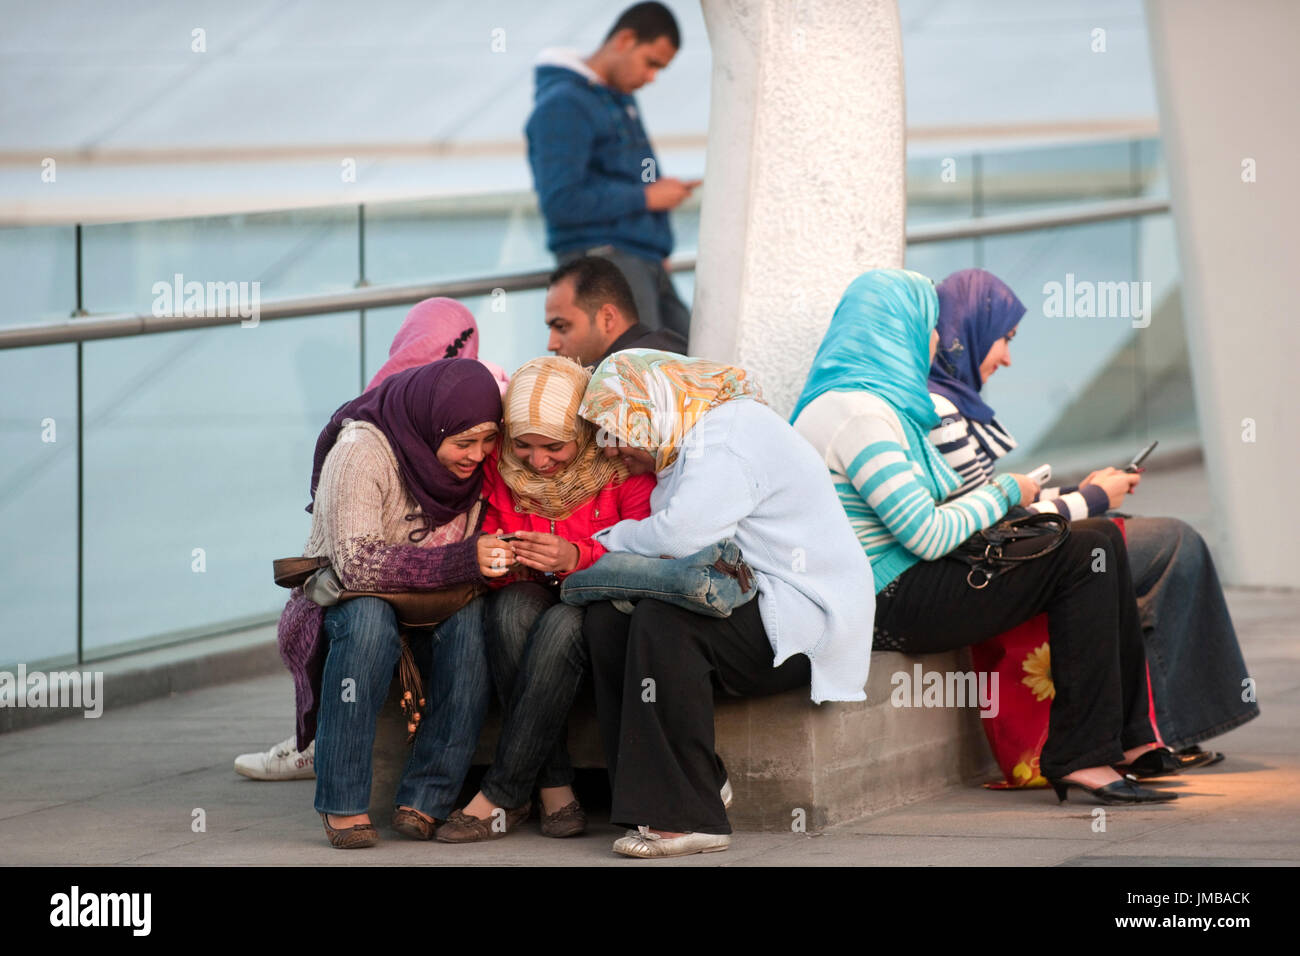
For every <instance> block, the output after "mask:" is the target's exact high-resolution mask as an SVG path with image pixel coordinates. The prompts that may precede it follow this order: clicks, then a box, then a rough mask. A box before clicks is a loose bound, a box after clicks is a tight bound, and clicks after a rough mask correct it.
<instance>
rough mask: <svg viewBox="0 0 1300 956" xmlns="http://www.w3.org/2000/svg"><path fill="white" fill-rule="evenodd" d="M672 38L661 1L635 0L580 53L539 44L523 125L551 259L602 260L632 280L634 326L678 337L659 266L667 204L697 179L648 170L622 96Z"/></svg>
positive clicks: (666, 238) (679, 321) (670, 292)
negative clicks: (601, 38) (592, 48)
mask: <svg viewBox="0 0 1300 956" xmlns="http://www.w3.org/2000/svg"><path fill="white" fill-rule="evenodd" d="M680 45H681V36H680V34H679V32H678V29H677V21H676V20H675V19H674V18H673V15H672V13H671V11H669V9H668V8H667V7H665V6H664V5H663V4H661V3H638V4H636V5H635V6H632V7H629V8H628V9H627V10H625V11H623V13H622V14H621V15H620V16H619V18H618V20H617V21H616V22H615V24H614V27H613V29H611V30H610V32H609V35H608V36H606V38H605V42H604V43H603V44H602V45H601V47H600V49H598V50H597V51H596V52H595V53H593V54H592V55H591V56H589V57H587V58H586V59H585V60H584V59H582V58H581V57H579V55H578V54H577V53H576V52H575V51H571V50H554V49H552V50H544V51H542V54H541V56H540V57H539V58H538V65H537V78H536V84H537V90H536V96H535V99H536V102H535V105H534V106H533V112H532V115H531V116H529V117H528V125H527V126H526V127H525V132H526V133H527V135H528V162H529V164H530V165H531V166H532V170H533V186H534V188H535V189H536V190H537V197H538V201H539V203H540V205H541V208H542V215H543V216H544V217H545V218H546V244H547V246H548V247H549V248H550V250H551V251H552V252H553V253H555V257H556V259H557V260H558V262H559V264H560V265H564V264H566V263H567V262H569V261H570V260H572V259H576V258H578V257H580V256H584V255H599V256H603V257H604V258H607V259H609V260H611V261H612V262H614V263H615V264H616V265H617V266H618V267H619V269H621V270H622V272H623V274H624V275H625V276H626V278H627V280H628V284H629V285H631V287H632V294H633V296H634V298H635V299H636V307H637V312H638V313H639V315H640V317H641V325H642V326H643V327H644V328H645V329H646V330H648V331H656V330H659V329H668V330H671V331H673V332H676V333H678V334H679V335H681V336H682V337H683V338H685V337H686V336H687V335H689V333H690V311H689V310H688V309H687V308H686V306H685V305H684V304H683V303H682V301H681V299H679V298H678V297H677V292H676V290H674V289H673V285H672V280H671V279H670V278H669V277H668V272H667V270H666V269H665V268H664V262H665V260H666V259H667V257H668V256H669V254H670V253H671V252H672V250H673V232H672V227H671V226H670V225H669V224H668V211H669V210H670V209H675V208H676V207H677V206H678V205H680V204H681V203H682V201H683V200H685V199H686V198H687V197H688V196H690V194H691V191H692V190H693V189H694V188H695V187H696V186H698V185H699V181H698V180H694V181H685V180H680V179H672V178H669V177H664V176H660V175H659V174H658V173H659V170H658V165H659V164H658V161H657V160H656V159H655V154H654V150H653V149H652V148H651V146H650V140H649V138H648V137H647V136H646V132H645V128H644V127H643V126H642V125H641V118H640V114H639V112H638V110H637V105H636V99H635V98H634V97H633V96H632V93H633V92H634V91H635V90H638V89H640V88H641V87H642V86H644V85H645V84H647V83H649V82H650V81H651V80H653V79H654V78H655V74H656V73H658V71H659V70H661V69H663V68H664V67H666V66H667V65H668V63H669V61H671V60H672V58H673V57H674V56H675V55H676V53H677V49H678V47H679V46H680Z"/></svg>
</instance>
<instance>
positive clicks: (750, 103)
mask: <svg viewBox="0 0 1300 956" xmlns="http://www.w3.org/2000/svg"><path fill="white" fill-rule="evenodd" d="M702 5H703V8H704V21H705V24H706V26H707V27H708V31H709V43H710V45H711V46H712V50H713V83H712V91H711V96H712V100H711V107H710V114H709V140H708V160H707V167H706V169H705V178H704V202H703V208H702V210H701V220H700V246H699V264H698V269H697V271H696V279H695V303H694V309H693V316H694V317H693V321H692V325H691V350H692V353H693V354H696V355H702V356H705V357H708V358H713V359H717V360H720V361H727V362H733V363H735V364H738V365H743V366H744V367H745V368H747V369H750V370H751V371H752V372H753V373H754V374H755V376H756V377H757V378H758V380H759V381H760V382H761V383H762V385H763V388H764V391H765V392H766V395H767V398H768V401H769V402H771V404H772V407H773V408H774V409H776V410H777V411H778V412H780V413H782V414H789V412H790V411H791V410H792V409H793V407H794V402H795V399H796V398H797V397H798V395H799V391H800V389H802V387H803V382H804V379H805V378H806V377H807V374H808V368H809V366H810V365H811V364H812V357H813V353H814V352H816V350H817V346H818V344H819V343H820V342H821V337H822V335H823V334H824V333H825V331H826V326H827V325H828V324H829V323H830V318H831V313H832V312H833V311H834V309H835V304H836V303H837V302H838V301H839V297H840V295H841V294H842V293H843V291H844V288H845V287H846V286H847V285H848V283H849V282H850V281H851V280H852V279H853V278H854V277H856V276H857V275H858V274H859V273H861V272H863V271H865V270H867V269H871V268H883V267H899V266H901V265H902V264H903V251H904V245H905V234H904V218H905V212H906V188H905V187H906V184H905V167H904V154H905V145H906V142H905V114H904V105H903V57H902V36H901V32H900V27H899V19H898V7H897V4H896V3H895V2H894V0H748V2H746V0H703V2H702Z"/></svg>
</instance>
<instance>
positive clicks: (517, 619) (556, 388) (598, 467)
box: [437, 357, 655, 843]
mask: <svg viewBox="0 0 1300 956" xmlns="http://www.w3.org/2000/svg"><path fill="white" fill-rule="evenodd" d="M590 379H591V373H590V372H589V371H587V370H585V369H584V368H583V367H582V366H581V365H579V364H578V363H577V362H575V361H574V360H572V359H567V358H558V357H547V358H538V359H533V360H532V361H531V362H527V363H525V364H524V365H523V366H521V367H520V368H519V369H518V370H517V371H516V372H515V373H514V375H512V376H511V378H510V387H509V388H508V389H507V390H506V396H505V400H504V405H505V439H504V441H503V442H501V444H500V450H499V451H498V452H497V453H495V454H494V455H493V456H492V458H490V459H489V460H488V461H487V462H485V463H484V492H485V495H486V497H487V512H486V517H485V518H484V522H483V527H484V529H485V530H487V531H495V532H496V534H495V536H492V535H489V536H488V541H489V542H490V543H491V544H495V549H494V553H493V556H492V557H491V559H490V560H488V561H486V562H485V563H484V564H483V565H482V566H481V567H480V570H481V572H482V574H483V576H484V577H485V578H487V579H488V581H489V583H490V584H492V585H493V586H494V587H495V588H496V590H495V592H494V593H493V594H492V595H490V599H489V605H488V609H487V614H486V629H487V634H486V636H487V648H488V665H489V667H490V669H491V672H492V681H493V683H494V684H495V685H496V689H497V695H498V698H499V699H500V702H501V708H502V712H503V719H502V724H501V735H500V737H499V739H498V741H497V749H496V755H495V758H494V759H493V762H492V767H491V768H490V769H489V770H488V772H487V774H486V775H485V776H484V777H483V783H482V786H481V789H480V790H479V792H478V793H477V794H476V795H475V797H474V799H473V800H471V801H470V802H469V803H468V804H467V805H466V806H465V808H464V809H463V810H456V811H453V812H452V814H451V816H450V817H449V818H448V819H447V822H446V823H444V824H443V825H442V826H441V827H439V828H438V830H437V838H438V839H439V840H440V841H442V842H444V843H473V842H477V841H479V840H489V839H494V838H496V837H500V836H504V835H505V834H506V833H507V832H509V831H511V830H513V829H515V828H516V827H517V826H518V825H519V824H521V823H522V822H523V821H524V820H526V819H527V817H528V815H529V811H530V809H531V803H530V797H531V796H532V791H533V788H534V786H536V787H537V788H538V789H539V791H540V793H539V796H540V799H541V804H542V806H541V818H542V832H543V833H544V834H546V835H547V836H554V837H565V836H574V835H576V834H579V833H581V832H583V830H584V829H585V828H586V816H585V814H584V813H583V810H582V807H581V806H580V805H579V803H578V800H577V798H576V797H575V795H574V793H573V768H572V766H571V764H570V762H569V754H568V749H567V747H566V746H565V736H566V730H567V720H568V715H569V709H570V707H571V705H572V703H573V697H574V695H575V694H576V693H577V690H578V685H579V684H580V683H581V681H582V677H583V674H584V673H585V671H586V670H587V651H586V645H585V644H584V643H583V640H582V618H583V609H582V608H580V607H571V606H569V605H566V604H564V603H562V602H561V601H560V587H559V585H560V582H561V581H562V580H563V579H564V578H565V577H566V576H568V575H569V574H571V573H573V572H574V571H578V570H581V569H583V568H586V567H590V566H591V565H592V564H594V563H595V562H596V560H597V559H598V558H600V556H601V555H603V554H604V553H605V549H604V548H603V547H602V546H601V545H600V544H598V543H596V542H595V541H593V540H592V535H593V534H595V533H596V532H597V531H599V530H600V529H602V528H607V527H609V526H610V525H613V524H614V523H616V522H618V521H620V520H622V519H625V518H631V519H636V520H639V519H641V518H644V517H646V516H647V515H649V513H650V492H651V491H652V490H653V489H654V485H655V481H654V476H653V475H630V474H629V473H628V470H627V467H626V465H624V464H623V462H622V461H621V460H619V459H616V458H610V457H607V456H606V455H604V454H603V453H602V450H601V449H600V448H599V447H598V445H597V443H596V430H595V426H593V425H591V424H590V423H589V422H587V421H585V420H583V419H581V418H579V417H578V405H579V404H580V403H581V401H582V396H583V393H584V391H585V390H586V388H587V383H588V381H589V380H590ZM498 810H501V811H504V813H498V812H497V811H498Z"/></svg>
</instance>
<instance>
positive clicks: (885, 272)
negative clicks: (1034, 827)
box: [792, 269, 1175, 804]
mask: <svg viewBox="0 0 1300 956" xmlns="http://www.w3.org/2000/svg"><path fill="white" fill-rule="evenodd" d="M938 311H939V304H938V298H937V296H936V294H935V290H934V283H933V282H931V281H930V280H929V279H927V278H926V277H925V276H922V275H919V274H918V273H915V272H906V271H903V270H899V269H877V270H873V271H871V272H867V273H864V274H863V275H861V276H859V277H858V278H857V279H855V280H854V281H853V282H852V283H851V284H850V285H849V287H848V289H847V290H846V291H845V293H844V296H843V298H842V299H841V300H840V304H839V306H838V307H837V308H836V310H835V315H834V316H833V317H832V319H831V324H830V328H829V329H828V330H827V333H826V337H825V339H823V340H822V343H821V347H820V348H819V349H818V351H817V355H816V357H815V358H814V360H813V366H812V371H811V373H810V375H809V377H808V382H807V384H806V385H805V386H804V390H803V393H802V394H801V395H800V397H799V401H798V403H797V404H796V406H795V411H794V416H793V419H792V420H793V422H794V426H795V429H796V430H797V431H799V432H800V433H801V434H802V435H803V436H804V437H805V438H807V439H808V440H809V441H810V442H811V443H812V444H813V446H814V447H815V448H816V449H817V450H818V451H819V452H820V453H821V454H822V456H823V458H824V460H825V462H826V465H827V467H828V468H829V469H830V471H831V477H832V480H833V482H834V484H835V488H836V492H837V494H838V495H839V499H840V503H841V504H842V505H843V507H844V510H845V513H846V514H847V515H848V517H849V522H850V524H851V525H852V526H853V529H854V531H855V532H856V533H857V536H858V540H859V541H860V542H861V544H862V547H863V549H864V550H865V551H866V553H867V557H868V558H870V560H871V566H872V571H873V575H874V578H875V590H876V617H875V639H874V647H875V649H877V650H883V649H889V650H900V651H905V652H908V653H927V652H933V651H944V650H951V649H953V648H956V647H962V646H965V645H969V644H977V643H979V642H981V641H985V640H988V639H989V638H991V637H994V636H996V635H998V634H1000V633H1002V632H1003V631H1005V630H1007V629H1009V628H1011V627H1014V626H1016V625H1017V624H1020V623H1022V622H1024V621H1026V620H1028V619H1029V618H1031V617H1033V616H1035V615H1036V614H1039V613H1041V612H1044V611H1045V612H1046V613H1047V615H1048V632H1049V635H1050V637H1051V647H1052V679H1053V681H1054V684H1055V694H1056V696H1055V698H1054V700H1053V703H1052V714H1051V720H1050V724H1049V727H1048V736H1047V742H1046V743H1045V744H1044V746H1043V752H1042V757H1041V771H1042V773H1043V775H1044V776H1045V777H1047V778H1048V779H1049V780H1050V781H1052V784H1053V786H1054V788H1055V789H1056V792H1057V795H1058V796H1059V797H1060V798H1061V799H1062V800H1064V799H1065V794H1066V791H1067V790H1068V788H1069V787H1071V786H1074V787H1079V788H1081V789H1083V790H1085V791H1087V792H1089V793H1091V794H1093V795H1094V796H1095V797H1096V798H1097V799H1099V800H1101V801H1102V802H1105V803H1116V804H1121V803H1127V804H1132V803H1149V802H1160V801H1165V800H1172V799H1173V798H1174V796H1175V795H1174V794H1170V793H1162V792H1159V791H1154V790H1149V789H1146V788H1143V787H1139V786H1137V785H1136V784H1134V783H1133V782H1132V781H1131V780H1128V779H1126V778H1125V777H1123V776H1121V773H1122V772H1123V771H1124V769H1125V768H1126V767H1127V766H1128V765H1129V764H1130V763H1132V762H1133V761H1134V760H1136V759H1137V758H1138V757H1139V756H1140V755H1141V754H1143V753H1145V752H1146V751H1148V750H1150V749H1152V748H1153V747H1155V734H1154V732H1153V729H1152V727H1151V722H1150V719H1149V716H1148V706H1149V705H1148V698H1147V687H1146V667H1145V663H1146V662H1145V658H1144V656H1143V649H1142V633H1141V629H1140V626H1139V622H1138V615H1137V604H1136V599H1135V597H1134V594H1133V584H1132V578H1131V576H1130V574H1129V569H1128V566H1127V555H1126V553H1125V551H1124V549H1123V548H1122V547H1121V548H1116V547H1115V545H1114V543H1113V539H1112V537H1111V536H1110V535H1109V534H1107V533H1106V532H1105V531H1103V530H1101V529H1098V528H1095V527H1093V526H1091V525H1090V524H1089V522H1088V521H1080V522H1074V523H1073V524H1072V526H1071V534H1070V536H1069V538H1068V539H1067V540H1066V542H1065V543H1064V544H1063V545H1062V546H1061V547H1060V548H1058V549H1057V550H1055V551H1053V552H1052V553H1051V554H1048V555H1046V556H1044V557H1041V558H1038V559H1036V560H1034V561H1029V562H1026V563H1025V564H1024V565H1021V566H1019V567H1018V568H1016V569H1015V570H1013V571H1011V572H1008V573H1005V574H1003V575H1000V576H998V577H996V578H994V579H993V580H992V581H990V582H989V583H988V585H987V586H986V587H983V588H981V589H978V590H977V589H975V588H973V587H971V586H970V585H969V584H967V581H966V575H967V571H968V568H967V566H966V565H964V564H963V563H961V562H959V561H953V560H945V558H946V556H947V555H949V554H950V553H951V552H952V551H953V550H954V549H956V548H957V546H958V545H960V544H961V543H962V542H963V541H965V540H966V539H967V538H968V537H970V535H971V534H973V533H974V532H976V531H980V530H983V529H985V528H988V527H990V526H992V525H994V524H996V523H997V522H998V521H999V520H1000V519H1001V518H1002V517H1003V516H1004V515H1005V514H1006V512H1007V510H1008V509H1009V508H1012V507H1014V506H1016V505H1017V504H1019V503H1020V501H1021V500H1022V499H1025V500H1031V499H1032V498H1033V497H1034V495H1036V494H1037V492H1038V488H1037V486H1036V485H1035V484H1034V482H1033V481H1032V480H1031V479H1029V478H1027V477H1025V476H1023V475H1010V474H1002V475H997V476H996V477H994V479H993V480H992V481H990V482H988V483H987V484H985V485H982V486H981V487H979V488H976V489H975V490H973V491H972V492H970V493H969V494H966V495H963V496H962V497H961V498H959V499H957V500H954V501H949V502H945V501H944V499H945V498H947V497H948V496H949V495H950V494H951V493H952V492H953V491H954V490H955V489H956V488H957V487H958V486H959V485H960V484H961V479H960V478H958V476H957V474H956V473H955V472H954V471H953V470H952V469H951V468H950V467H949V466H948V464H947V463H946V462H945V461H944V460H943V457H942V456H941V455H940V454H939V453H938V451H937V450H936V449H935V448H934V447H933V446H932V445H931V444H930V442H929V441H928V440H927V435H928V434H929V431H930V429H931V428H933V427H934V425H936V424H937V423H938V416H937V415H936V414H935V410H934V405H933V404H932V402H931V400H930V393H929V387H928V383H927V378H928V376H929V371H930V362H931V360H932V358H933V354H934V347H935V340H936V333H935V331H934V329H935V322H936V319H937V317H938ZM1096 567H1100V568H1104V569H1105V570H1102V571H1094V570H1093V569H1094V568H1096Z"/></svg>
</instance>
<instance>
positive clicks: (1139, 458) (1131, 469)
mask: <svg viewBox="0 0 1300 956" xmlns="http://www.w3.org/2000/svg"><path fill="white" fill-rule="evenodd" d="M1159 444H1160V442H1158V441H1153V442H1152V443H1151V444H1149V445H1147V447H1146V448H1143V449H1142V450H1141V451H1140V452H1138V453H1137V454H1136V455H1134V456H1133V460H1132V461H1130V462H1129V463H1128V464H1127V465H1126V466H1125V467H1124V470H1125V471H1127V472H1128V473H1129V474H1133V473H1135V472H1139V471H1141V470H1142V469H1141V468H1140V467H1138V466H1139V465H1141V464H1142V462H1144V461H1146V458H1147V455H1149V454H1151V452H1152V451H1153V450H1154V449H1155V447H1156V445H1159Z"/></svg>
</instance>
